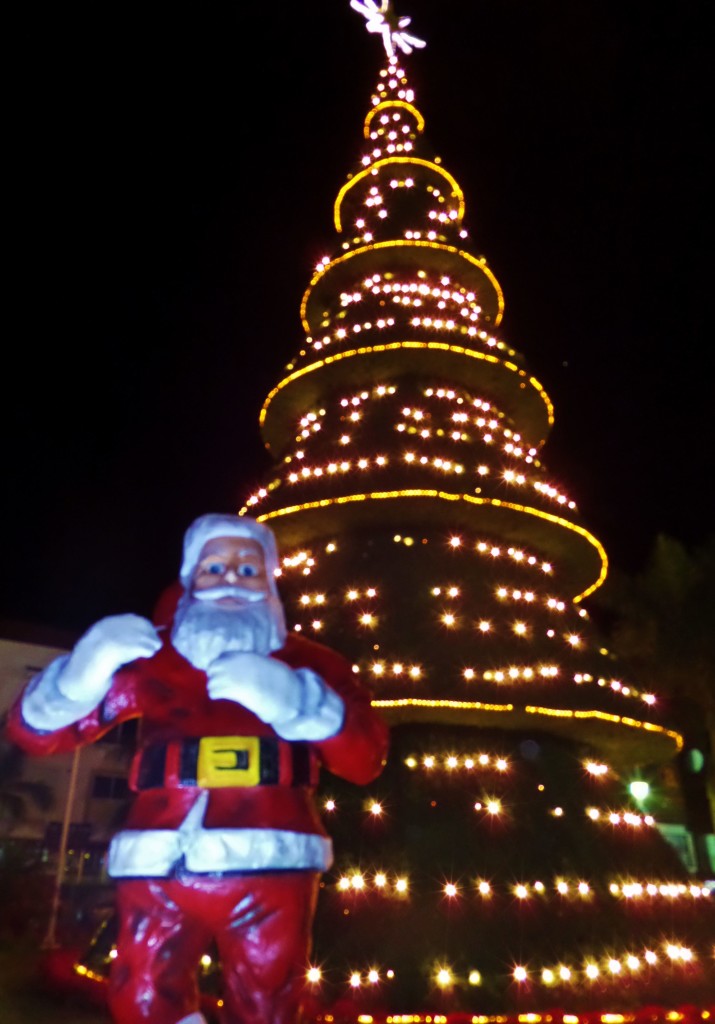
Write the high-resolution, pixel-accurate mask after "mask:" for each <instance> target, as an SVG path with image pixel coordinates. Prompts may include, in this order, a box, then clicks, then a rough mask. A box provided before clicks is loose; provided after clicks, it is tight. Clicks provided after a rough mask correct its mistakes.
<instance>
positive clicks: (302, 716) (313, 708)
mask: <svg viewBox="0 0 715 1024" xmlns="http://www.w3.org/2000/svg"><path fill="white" fill-rule="evenodd" d="M295 674H296V675H297V676H298V678H299V679H300V682H301V684H302V694H301V706H300V709H299V711H298V712H297V713H296V714H295V715H293V716H291V717H290V718H287V719H285V721H282V722H281V721H277V722H275V721H274V722H272V723H271V724H272V726H273V728H274V729H275V731H276V732H277V733H278V735H279V736H280V737H281V738H282V739H284V740H315V741H317V740H327V739H329V738H330V737H331V736H335V735H336V733H338V732H340V729H341V728H342V725H343V720H344V718H345V702H344V701H343V698H342V697H341V696H340V695H339V694H337V693H336V692H335V690H331V688H330V687H329V686H328V685H327V684H326V683H325V681H324V680H323V679H322V678H321V677H320V676H319V675H318V673H317V672H313V671H312V669H309V668H297V669H295Z"/></svg>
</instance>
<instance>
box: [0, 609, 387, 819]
mask: <svg viewBox="0 0 715 1024" xmlns="http://www.w3.org/2000/svg"><path fill="white" fill-rule="evenodd" d="M160 632H161V633H162V635H163V637H164V643H163V646H162V648H161V649H160V650H159V651H158V652H157V654H156V655H154V657H152V658H148V659H140V660H138V661H135V662H132V663H131V664H130V665H127V666H125V667H123V668H122V669H121V670H120V671H119V672H117V673H116V675H115V677H114V679H113V682H112V686H111V689H110V691H109V693H108V694H107V696H106V697H105V699H104V700H103V701H102V702H101V704H100V705H99V706H98V707H97V708H95V709H94V711H92V712H91V714H89V715H86V716H85V717H84V718H81V719H80V720H79V721H77V722H75V723H73V724H72V725H68V726H65V727H64V728H62V729H59V730H57V731H54V732H46V733H44V732H38V731H36V730H34V729H32V728H31V727H30V726H28V725H27V724H26V723H25V722H24V720H23V717H22V710H21V704H22V695H21V696H20V697H19V698H18V700H17V701H16V702H15V704H14V705H13V707H12V708H11V710H10V713H9V720H8V727H7V732H8V737H9V739H10V740H12V741H13V742H14V743H16V744H17V745H18V746H20V747H21V748H22V749H23V750H25V751H26V752H27V753H29V754H33V755H46V754H54V753H61V752H66V751H70V750H74V749H76V748H77V747H78V746H84V745H86V744H89V743H92V742H94V741H95V740H97V739H98V738H100V737H101V736H102V735H104V734H105V733H107V732H109V730H111V729H112V728H114V727H115V726H116V725H118V724H120V723H121V722H125V721H127V720H129V719H132V718H140V719H141V730H140V752H141V751H142V750H145V749H146V748H147V747H149V746H150V745H153V744H167V743H170V742H171V741H175V740H184V739H191V738H197V737H203V736H257V737H265V736H272V737H275V736H276V733H275V732H274V731H273V729H272V728H271V726H269V725H266V724H265V723H264V722H262V721H261V720H260V719H259V718H257V717H256V716H255V715H254V714H253V713H252V712H250V711H247V710H246V709H245V708H243V707H242V706H241V705H240V704H236V703H235V702H233V701H230V700H211V699H210V697H209V696H208V693H207V690H206V674H205V672H202V671H200V670H198V669H196V668H194V667H193V666H192V665H191V664H190V663H189V662H188V661H187V660H186V659H185V658H184V657H182V655H180V654H179V653H178V652H177V651H176V650H175V649H174V648H173V647H172V645H171V643H170V641H169V631H168V629H167V628H166V627H164V628H162V629H161V630H160ZM271 657H275V658H278V659H280V660H281V661H283V662H285V663H286V664H287V665H289V666H291V667H292V668H308V669H311V670H312V671H314V672H317V673H318V675H320V676H321V677H322V679H323V680H324V681H325V682H326V683H327V684H328V686H330V687H331V688H332V689H333V690H335V692H336V693H338V694H339V695H340V697H341V698H342V699H343V701H344V704H345V718H344V721H343V724H342V727H341V728H340V730H339V732H338V733H337V734H336V735H335V736H332V737H331V738H330V739H326V740H320V741H311V742H310V743H309V744H308V747H309V750H310V758H311V760H312V761H313V762H314V764H315V766H316V768H319V767H323V768H326V769H327V770H328V771H330V772H332V773H333V774H335V775H338V776H340V777H341V778H344V779H347V780H348V781H350V782H354V783H358V784H365V783H368V782H370V781H372V780H373V779H374V778H376V777H377V775H378V774H379V773H380V771H381V769H382V766H383V765H384V762H385V758H386V754H387V745H388V730H387V726H386V725H385V723H384V721H383V720H382V719H381V718H380V716H379V715H378V714H377V712H376V711H375V709H374V708H373V707H372V706H371V704H370V698H369V694H368V692H367V691H366V689H365V688H364V687H363V686H362V685H361V683H360V681H359V679H358V678H357V676H356V675H355V674H354V673H353V671H352V668H351V666H350V664H349V663H348V662H347V660H346V659H345V658H344V657H342V655H339V654H337V653H336V652H335V651H333V650H331V649H330V648H327V647H325V646H324V645H322V644H319V643H316V642H315V641H312V640H308V639H305V638H303V637H300V636H298V635H297V634H289V635H288V637H287V639H286V643H285V645H284V647H283V648H282V649H281V650H279V651H276V652H275V653H274V654H273V655H271ZM281 743H282V744H286V741H281ZM316 774H317V773H315V772H314V773H313V775H314V776H315V775H316ZM314 789H315V786H314V785H313V784H303V785H291V784H273V785H256V786H247V787H244V788H234V787H231V788H218V789H210V790H209V800H208V806H207V809H206V814H205V817H204V821H203V825H204V827H205V828H233V829H235V828H267V827H268V828H271V829H285V830H289V831H296V832H305V833H312V834H316V835H325V830H324V827H323V824H322V821H321V818H320V815H319V813H318V811H317V809H316V806H315V803H314V799H313V794H314ZM195 800H196V788H195V787H192V786H180V785H177V786H174V785H172V786H154V788H150V789H144V790H142V791H141V792H139V793H137V796H136V798H135V800H134V802H133V805H132V807H131V810H130V812H129V817H128V818H127V821H126V823H125V828H128V829H137V830H141V829H176V828H178V827H179V825H180V824H181V822H182V821H183V819H184V818H185V816H186V814H187V812H188V810H189V809H190V807H191V806H192V804H193V803H194V802H195Z"/></svg>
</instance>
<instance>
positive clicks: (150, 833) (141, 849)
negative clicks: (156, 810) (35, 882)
mask: <svg viewBox="0 0 715 1024" xmlns="http://www.w3.org/2000/svg"><path fill="white" fill-rule="evenodd" d="M182 856H183V857H184V864H185V866H186V869H187V870H188V871H193V872H196V873H206V872H219V871H327V870H328V868H330V866H331V865H332V862H333V847H332V842H331V841H330V839H328V838H326V837H325V836H317V835H309V834H306V833H304V832H288V831H285V830H282V829H269V828H208V829H203V828H202V829H198V830H197V831H195V832H191V833H184V834H182V833H181V831H180V830H179V829H176V830H172V829H147V830H146V831H138V830H130V829H126V830H124V831H123V832H118V833H117V835H115V837H114V839H112V842H111V844H110V847H109V867H108V873H109V876H110V877H111V878H165V877H166V876H167V875H169V874H170V873H171V871H172V869H173V868H174V867H175V866H176V864H177V863H178V861H179V860H180V859H181V857H182Z"/></svg>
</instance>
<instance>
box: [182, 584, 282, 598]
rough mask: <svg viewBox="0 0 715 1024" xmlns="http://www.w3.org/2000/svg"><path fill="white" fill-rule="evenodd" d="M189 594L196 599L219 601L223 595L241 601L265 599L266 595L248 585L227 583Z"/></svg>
mask: <svg viewBox="0 0 715 1024" xmlns="http://www.w3.org/2000/svg"><path fill="white" fill-rule="evenodd" d="M191 596H192V597H193V598H195V599H196V600H197V601H220V600H221V598H223V597H237V598H239V600H241V601H250V602H254V601H265V599H266V595H265V594H264V593H263V592H262V591H260V590H249V589H248V587H239V586H231V585H230V584H228V583H226V584H222V585H221V586H220V587H210V588H208V589H207V590H194V592H193V593H192V595H191Z"/></svg>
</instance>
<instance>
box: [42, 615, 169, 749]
mask: <svg viewBox="0 0 715 1024" xmlns="http://www.w3.org/2000/svg"><path fill="white" fill-rule="evenodd" d="M160 647H161V640H160V638H159V634H158V633H157V631H156V628H155V627H154V626H153V625H152V624H151V622H149V620H148V619H144V618H142V617H141V616H140V615H110V616H108V617H107V618H106V619H100V621H99V622H97V623H95V624H94V626H92V627H91V628H90V629H88V630H87V632H86V633H85V634H84V636H82V637H81V638H80V639H79V640H78V641H77V644H76V645H75V647H74V650H73V651H72V653H71V654H69V655H64V656H63V657H61V658H57V659H56V660H55V661H53V662H51V663H50V664H49V665H48V667H47V668H46V669H45V670H44V672H42V673H41V674H40V675H39V676H37V677H36V678H35V679H33V681H32V682H31V683H30V685H29V686H28V688H27V691H26V693H25V696H24V698H23V702H22V715H23V718H24V719H25V721H26V722H27V723H28V724H29V725H31V726H32V727H33V728H34V729H40V730H43V731H47V730H55V729H61V728H62V727H63V726H65V725H69V724H70V723H72V722H76V721H78V720H79V719H80V718H83V717H84V716H85V715H86V714H89V712H90V711H92V710H94V708H96V706H97V705H98V704H99V702H100V701H101V700H103V698H104V697H105V696H106V695H107V692H108V691H109V688H110V686H111V685H112V677H113V676H114V673H115V672H116V671H117V670H118V669H120V668H121V667H122V666H123V665H128V664H129V662H132V661H136V659H137V658H151V657H152V655H154V654H156V652H157V651H158V650H159V648H160Z"/></svg>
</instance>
